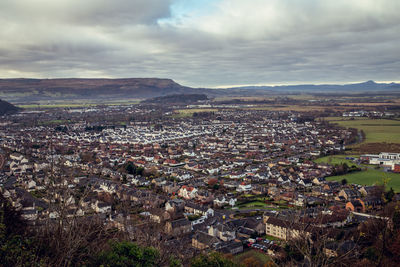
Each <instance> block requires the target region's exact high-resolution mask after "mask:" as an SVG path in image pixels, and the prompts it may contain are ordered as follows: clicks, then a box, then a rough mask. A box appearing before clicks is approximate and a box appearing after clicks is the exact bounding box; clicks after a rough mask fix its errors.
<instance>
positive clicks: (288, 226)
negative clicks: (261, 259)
mask: <svg viewBox="0 0 400 267" xmlns="http://www.w3.org/2000/svg"><path fill="white" fill-rule="evenodd" d="M264 220H265V234H267V235H270V236H273V237H277V238H279V239H283V240H288V239H290V238H293V237H297V236H300V235H301V234H305V235H306V236H309V235H310V234H311V232H310V227H308V225H302V224H298V223H296V222H289V221H284V220H282V219H278V218H275V217H271V216H265V215H264Z"/></svg>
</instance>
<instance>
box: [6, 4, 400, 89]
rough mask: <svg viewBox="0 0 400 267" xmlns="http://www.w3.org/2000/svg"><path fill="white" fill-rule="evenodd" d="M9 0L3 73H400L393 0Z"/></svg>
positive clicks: (253, 78) (250, 79) (227, 77)
mask: <svg viewBox="0 0 400 267" xmlns="http://www.w3.org/2000/svg"><path fill="white" fill-rule="evenodd" d="M173 2H174V1H166V0H143V1H132V0H117V1H116V0H114V1H108V0H85V1H81V0H59V1H54V0H53V1H50V0H36V1H35V0H2V1H0V39H1V40H2V42H1V43H0V76H1V77H28V76H29V77H168V78H172V79H175V80H177V81H178V82H181V83H184V84H185V85H191V86H217V85H234V84H261V83H301V82H317V83H321V82H349V81H361V80H369V79H375V80H400V79H399V77H398V73H399V70H400V59H399V56H398V55H400V46H399V45H398V44H399V43H400V35H399V34H398V33H399V32H400V17H399V16H398V14H397V10H399V8H400V2H399V1H396V0H392V1H389V0H382V1H372V0H346V1H345V0H335V1H333V0H332V1H330V0H327V1H316V0H302V1H289V0H279V1H278V0H269V1H263V0H251V1H242V0H221V1H216V2H217V4H215V5H214V6H212V8H211V7H207V6H205V7H204V8H205V9H207V8H210V9H209V10H208V12H204V10H203V12H200V13H199V14H200V15H193V14H192V13H191V15H188V14H181V16H180V17H179V21H178V20H176V18H174V17H173V16H172V17H171V10H170V6H171V4H173Z"/></svg>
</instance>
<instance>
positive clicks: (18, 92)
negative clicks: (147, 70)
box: [0, 78, 400, 103]
mask: <svg viewBox="0 0 400 267" xmlns="http://www.w3.org/2000/svg"><path fill="white" fill-rule="evenodd" d="M383 91H385V92H396V93H399V92H400V84H398V83H375V82H374V81H368V82H364V83H355V84H345V85H335V84H322V85H314V84H308V85H307V84H306V85H281V86H243V87H234V88H226V89H207V88H191V87H187V86H182V85H180V84H178V83H176V82H174V81H173V80H171V79H160V78H125V79H101V78H99V79H80V78H69V79H23V78H22V79H0V98H2V99H5V100H7V101H9V102H13V103H18V102H20V103H21V102H34V101H54V100H77V99H78V100H81V99H82V100H85V99H87V100H98V101H102V100H121V99H148V98H154V97H161V96H167V95H179V94H205V95H207V96H209V97H210V96H212V97H215V96H251V95H265V94H269V93H272V94H276V95H282V94H287V93H295V94H296V93H299V92H310V93H333V94H337V93H346V94H349V93H350V94H351V93H363V92H365V93H375V92H376V93H379V92H383Z"/></svg>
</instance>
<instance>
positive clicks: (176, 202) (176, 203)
mask: <svg viewBox="0 0 400 267" xmlns="http://www.w3.org/2000/svg"><path fill="white" fill-rule="evenodd" d="M184 207H185V202H184V201H183V200H181V199H172V200H169V201H168V202H167V203H165V210H166V211H168V212H172V213H176V212H179V211H183V209H184Z"/></svg>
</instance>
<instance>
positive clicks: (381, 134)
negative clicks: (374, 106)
mask: <svg viewBox="0 0 400 267" xmlns="http://www.w3.org/2000/svg"><path fill="white" fill-rule="evenodd" d="M323 119H324V120H325V121H329V122H331V123H335V124H338V125H340V126H343V127H347V128H356V129H359V130H363V131H364V133H365V135H366V140H365V141H364V142H365V143H382V142H386V143H397V144H400V121H397V120H387V119H369V118H363V117H361V118H355V119H354V120H352V119H350V118H344V117H326V118H323Z"/></svg>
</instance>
